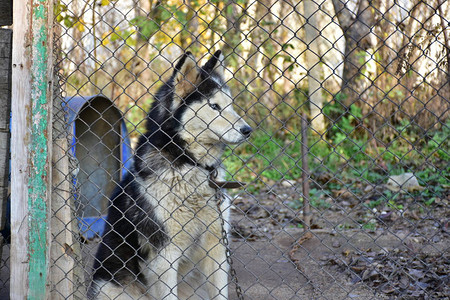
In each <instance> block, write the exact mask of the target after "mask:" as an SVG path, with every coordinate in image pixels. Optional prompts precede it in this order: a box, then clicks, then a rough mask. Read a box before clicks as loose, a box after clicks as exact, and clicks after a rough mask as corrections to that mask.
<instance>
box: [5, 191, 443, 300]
mask: <svg viewBox="0 0 450 300" xmlns="http://www.w3.org/2000/svg"><path fill="white" fill-rule="evenodd" d="M299 195H300V191H299V184H298V183H295V182H288V183H280V184H275V185H272V186H268V187H267V188H266V189H262V190H261V191H260V192H259V193H258V194H252V195H250V194H241V195H240V196H236V197H235V201H234V204H235V207H234V209H233V210H232V220H231V225H232V232H231V238H230V240H231V249H232V252H233V265H234V267H235V269H236V272H237V278H238V281H239V285H240V286H241V288H242V290H243V291H244V293H245V299H257V300H266V299H273V300H275V299H276V300H288V299H333V300H335V299H449V296H448V295H449V294H450V288H449V283H450V282H449V281H450V280H449V278H450V277H449V271H448V270H450V255H449V245H450V243H449V228H448V226H449V219H450V218H449V210H448V203H449V196H448V193H447V194H446V196H445V197H444V198H442V199H437V201H435V203H433V205H432V206H430V207H428V206H423V205H418V201H416V200H417V199H412V200H411V199H409V198H405V199H403V198H400V199H398V201H397V205H398V207H392V206H389V205H386V206H383V205H381V206H380V205H379V206H378V207H377V209H373V208H368V207H367V205H364V204H367V203H368V202H367V201H377V198H376V191H367V192H365V194H364V195H361V196H358V197H357V196H355V195H353V196H352V195H345V194H341V195H339V196H337V198H338V199H339V200H336V198H334V197H327V196H323V197H322V198H319V199H316V205H315V206H314V207H313V222H312V224H313V226H312V227H311V232H312V237H311V238H309V239H306V240H305V241H303V242H302V243H301V244H300V245H298V247H297V249H296V250H295V251H292V249H293V245H295V244H296V241H298V240H299V239H300V238H301V237H302V236H303V229H302V228H301V227H302V220H301V208H298V207H292V203H294V204H295V199H298V197H299ZM334 196H336V195H334ZM374 197H375V198H374ZM400 205H402V209H399V207H400ZM367 224H370V226H367ZM95 247H96V243H95V242H93V241H91V242H90V243H88V244H87V245H86V247H84V253H85V255H86V257H92V256H93V255H94V253H95ZM8 256H9V248H8V247H4V251H3V258H2V267H1V270H0V287H3V288H2V289H1V290H0V299H8V296H7V295H8V289H7V288H6V287H5V286H4V284H3V283H5V282H7V281H8V279H7V278H8V270H9V266H8V262H9V260H8ZM5 262H6V263H5ZM90 265H91V262H90V261H88V262H86V266H85V268H86V269H90ZM230 294H231V296H230V299H232V300H235V299H236V300H237V299H238V298H237V297H236V293H235V292H234V284H231V285H230Z"/></svg>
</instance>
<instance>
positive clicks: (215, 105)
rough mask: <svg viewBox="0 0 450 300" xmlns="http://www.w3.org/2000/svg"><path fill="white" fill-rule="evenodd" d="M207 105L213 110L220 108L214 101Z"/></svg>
mask: <svg viewBox="0 0 450 300" xmlns="http://www.w3.org/2000/svg"><path fill="white" fill-rule="evenodd" d="M209 106H210V107H211V108H212V109H214V110H220V106H219V105H218V104H215V103H209Z"/></svg>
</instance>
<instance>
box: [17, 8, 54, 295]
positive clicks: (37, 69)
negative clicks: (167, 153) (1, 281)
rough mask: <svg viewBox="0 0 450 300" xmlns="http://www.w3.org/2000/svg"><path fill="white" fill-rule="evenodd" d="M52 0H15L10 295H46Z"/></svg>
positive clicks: (49, 179) (48, 247)
mask: <svg viewBox="0 0 450 300" xmlns="http://www.w3.org/2000/svg"><path fill="white" fill-rule="evenodd" d="M52 23H53V1H52V0H39V1H31V0H15V1H14V7H13V33H14V34H13V55H12V105H11V108H12V124H11V257H10V263H11V281H10V289H11V292H10V295H11V299H47V298H48V295H49V288H48V285H49V280H48V279H49V267H50V266H49V255H50V230H49V229H50V228H49V227H50V222H49V220H50V218H49V208H50V199H51V178H52V176H51V175H52V174H51V152H52V147H51V142H52V141H51V136H52V83H51V81H52V78H53V77H52V73H53V61H52V41H53V40H52V28H53V27H52Z"/></svg>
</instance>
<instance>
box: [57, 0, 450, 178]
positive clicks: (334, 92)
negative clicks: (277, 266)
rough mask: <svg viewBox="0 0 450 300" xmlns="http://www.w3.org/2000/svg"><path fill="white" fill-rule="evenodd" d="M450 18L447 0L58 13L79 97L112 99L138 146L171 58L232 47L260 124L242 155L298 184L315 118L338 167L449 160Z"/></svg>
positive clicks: (128, 2) (269, 0)
mask: <svg viewBox="0 0 450 300" xmlns="http://www.w3.org/2000/svg"><path fill="white" fill-rule="evenodd" d="M449 14H450V11H449V4H448V1H442V0H431V1H426V2H425V1H419V0H411V1H410V0H399V1H394V0H373V1H368V0H350V1H342V0H304V1H291V0H284V1H276V0H261V1H244V0H212V1H203V0H185V1H169V0H161V1H156V0H123V1H117V0H116V1H112V0H71V1H66V0H62V1H60V2H59V3H58V5H57V12H56V18H57V21H58V22H59V24H61V25H62V26H63V30H62V31H63V35H62V37H61V40H62V54H63V58H64V59H63V60H62V62H61V64H62V65H63V68H62V70H63V72H64V74H63V75H64V77H65V78H66V86H65V91H66V94H67V95H68V96H72V95H92V94H99V93H101V94H104V95H106V96H107V97H110V98H111V99H113V100H114V101H115V103H116V105H117V106H118V107H119V108H120V109H122V110H123V111H124V112H125V116H126V119H127V122H128V125H129V129H130V130H131V135H132V136H133V137H135V136H137V134H138V133H139V130H140V128H142V127H141V126H142V119H143V117H144V116H145V111H146V110H147V109H148V107H149V105H150V104H151V102H152V101H153V94H154V93H155V91H156V90H157V88H158V87H159V86H160V84H161V80H164V79H167V78H168V77H169V76H170V74H171V72H172V71H171V67H172V62H174V61H175V60H176V59H177V58H178V57H180V55H181V54H182V53H183V52H184V51H185V50H189V51H191V52H193V53H194V55H195V56H196V57H197V58H199V59H200V60H205V59H207V57H208V56H209V55H210V53H213V52H214V51H215V50H217V49H222V50H224V52H225V56H226V60H225V63H226V68H227V72H226V75H227V79H228V80H229V82H228V84H229V85H230V87H231V88H232V91H233V93H234V96H235V97H236V105H237V107H239V108H241V113H242V114H246V115H247V116H248V118H249V119H251V122H253V123H254V124H253V125H254V126H257V127H258V129H259V130H258V132H257V134H256V135H255V136H254V137H253V140H252V146H249V147H247V148H245V149H242V150H240V151H241V152H240V154H241V155H242V156H243V157H246V153H248V155H247V157H250V153H252V154H255V152H256V153H257V154H258V155H260V159H261V160H262V161H263V163H262V164H259V163H255V166H254V167H257V166H259V168H260V170H261V172H263V177H264V176H266V175H267V176H266V177H267V178H270V179H274V180H278V179H280V178H281V177H280V176H281V175H280V176H278V175H276V174H277V172H276V171H274V169H276V170H278V169H279V170H287V174H288V175H287V176H288V177H289V176H291V177H292V178H296V176H297V175H298V167H299V164H298V163H299V159H300V158H299V137H298V135H299V132H300V117H299V116H300V113H301V112H302V111H306V112H308V113H309V116H310V118H311V119H312V125H311V126H312V132H314V133H315V135H314V136H313V137H312V138H311V139H312V141H311V145H310V148H311V149H310V150H311V153H312V154H313V156H314V157H315V158H316V160H314V159H313V163H314V161H316V162H317V159H318V162H319V165H320V166H321V167H323V166H325V167H326V168H327V169H330V168H333V167H336V166H339V165H345V166H351V167H354V168H356V167H357V168H360V167H361V166H362V168H365V169H367V168H370V166H371V165H373V164H374V163H375V164H377V165H378V166H381V168H385V169H388V168H390V167H389V166H394V165H396V164H398V163H399V162H400V163H401V166H400V167H402V166H409V165H410V163H417V164H419V163H421V162H426V161H428V160H429V159H438V160H445V159H446V158H448V153H447V151H444V152H445V153H444V154H445V155H447V156H445V155H444V154H443V155H444V156H443V155H441V154H436V151H435V150H432V149H435V148H433V147H432V145H431V144H433V143H435V144H436V145H435V146H436V147H444V146H445V147H447V146H448V142H447V141H445V136H446V134H444V140H442V139H438V138H436V136H438V134H441V135H442V132H447V133H448V126H449V123H448V114H449V99H450V83H449V62H448V57H449V56H450V54H449V51H450V50H449V46H450V45H449V40H448V37H449V33H450V32H449V31H450V29H449V26H448V24H449V19H450V17H449ZM430 141H432V142H430ZM430 143H431V144H430ZM274 149H278V150H276V151H275V152H277V151H278V152H279V151H281V153H282V154H283V155H284V154H285V155H284V156H283V157H280V155H275V156H273V157H272V156H271V155H272V154H271V151H273V150H274ZM424 149H429V152H427V153H428V154H424V152H423V151H425V150H424ZM447 149H448V148H447ZM427 151H428V150H427ZM356 154H357V155H359V156H355V155H356ZM252 157H253V158H254V157H257V156H254V155H252ZM248 165H251V162H249V163H248ZM261 166H263V167H261ZM397 167H398V166H397ZM318 168H319V167H318ZM250 169H251V168H249V169H248V170H250ZM272 171H273V172H272ZM264 172H265V173H264ZM271 172H272V173H271ZM251 173H252V172H250V171H248V174H247V175H248V176H249V177H251V175H252V174H251ZM279 173H280V174H281V172H279ZM264 174H266V175H264ZM274 174H275V175H274ZM283 174H284V173H283ZM359 175H361V174H359ZM283 176H285V175H283Z"/></svg>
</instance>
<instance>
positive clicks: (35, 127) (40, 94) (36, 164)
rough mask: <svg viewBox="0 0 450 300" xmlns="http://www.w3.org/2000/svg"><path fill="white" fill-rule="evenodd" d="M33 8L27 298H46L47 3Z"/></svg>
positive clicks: (47, 159)
mask: <svg viewBox="0 0 450 300" xmlns="http://www.w3.org/2000/svg"><path fill="white" fill-rule="evenodd" d="M33 5H34V7H33V12H32V24H31V30H32V56H31V101H32V108H31V110H32V111H31V119H30V143H29V149H28V151H29V159H30V160H29V162H30V177H29V180H28V213H29V218H28V224H29V245H28V254H29V258H30V260H29V273H28V283H29V285H28V299H33V300H34V299H45V296H46V285H47V275H48V274H47V268H48V263H49V262H48V253H47V249H48V243H49V242H50V241H48V240H47V232H48V225H49V224H48V215H47V211H48V205H49V203H47V198H48V193H49V192H50V191H48V185H47V184H48V176H49V174H48V173H47V169H46V168H48V164H49V163H50V162H49V149H48V139H49V136H48V132H47V126H48V117H49V115H48V113H49V112H48V109H49V104H48V99H47V98H48V95H47V87H48V81H49V78H48V70H47V68H48V66H47V62H48V53H49V49H48V28H47V26H48V3H47V1H45V0H40V1H35V2H34V3H33Z"/></svg>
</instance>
